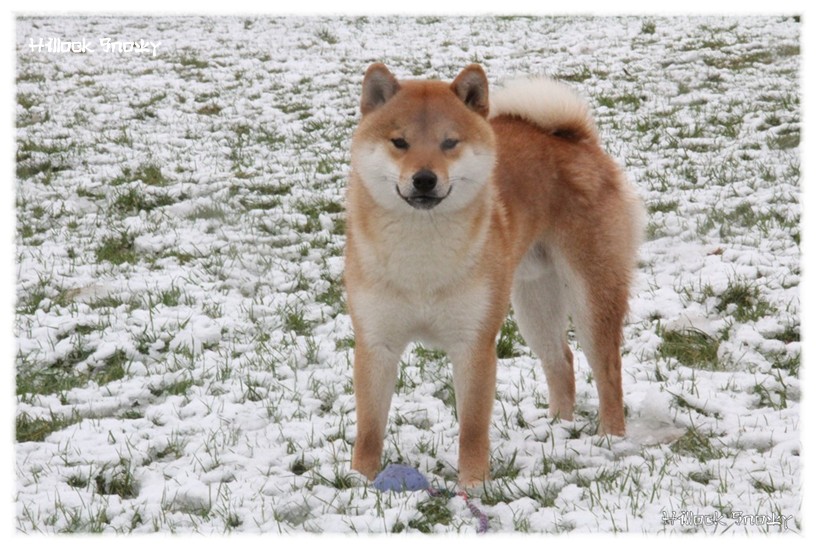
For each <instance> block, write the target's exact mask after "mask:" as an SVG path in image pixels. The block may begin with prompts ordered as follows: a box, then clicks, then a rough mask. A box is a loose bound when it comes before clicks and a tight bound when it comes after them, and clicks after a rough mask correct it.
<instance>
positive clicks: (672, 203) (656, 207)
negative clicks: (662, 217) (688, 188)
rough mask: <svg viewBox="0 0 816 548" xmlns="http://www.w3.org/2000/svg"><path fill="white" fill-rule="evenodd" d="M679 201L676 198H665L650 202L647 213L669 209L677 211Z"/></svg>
mask: <svg viewBox="0 0 816 548" xmlns="http://www.w3.org/2000/svg"><path fill="white" fill-rule="evenodd" d="M679 206H680V202H678V201H677V200H667V201H665V202H663V201H658V202H652V203H650V204H649V205H648V210H649V213H658V212H660V213H669V212H670V211H677V208H678V207H679Z"/></svg>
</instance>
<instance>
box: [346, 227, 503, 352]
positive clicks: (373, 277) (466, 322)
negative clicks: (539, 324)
mask: <svg viewBox="0 0 816 548" xmlns="http://www.w3.org/2000/svg"><path fill="white" fill-rule="evenodd" d="M455 221H456V220H454V219H448V218H445V217H440V216H433V215H429V214H427V213H425V212H417V214H416V215H408V216H405V217H402V218H400V219H398V220H392V221H391V222H384V223H382V224H380V226H378V227H377V228H378V230H377V232H376V238H373V239H366V238H365V237H362V238H356V240H355V249H354V252H355V253H357V254H358V257H359V260H360V264H361V266H362V270H363V272H364V277H363V278H364V279H362V280H356V281H355V283H353V284H350V286H349V298H350V299H352V300H353V306H354V308H355V311H356V312H357V315H358V318H359V323H360V326H361V327H362V328H363V330H364V331H365V334H366V337H367V338H368V340H369V341H370V342H371V343H374V344H383V345H386V346H388V347H390V348H394V349H396V348H399V347H402V346H404V345H405V344H407V343H408V342H410V341H413V340H421V341H423V342H425V343H428V344H430V345H431V346H434V347H440V348H442V349H444V350H449V349H450V348H451V347H453V346H456V345H458V344H460V343H464V342H466V341H469V340H472V338H473V337H475V336H476V335H477V334H478V333H479V331H480V330H481V326H482V324H483V321H484V319H485V316H486V315H487V313H488V311H489V307H490V300H491V299H490V283H489V280H488V279H487V278H485V277H483V276H477V275H476V273H477V271H478V268H477V267H478V265H479V262H480V259H481V252H482V249H483V247H484V245H485V241H486V238H487V228H488V226H487V225H488V222H487V221H486V220H485V222H483V223H482V225H483V226H479V227H478V229H477V230H475V231H474V230H473V228H472V226H471V225H470V224H469V223H462V222H461V220H460V221H459V222H455Z"/></svg>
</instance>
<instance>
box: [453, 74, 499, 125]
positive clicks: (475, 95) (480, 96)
mask: <svg viewBox="0 0 816 548" xmlns="http://www.w3.org/2000/svg"><path fill="white" fill-rule="evenodd" d="M451 89H453V92H454V93H455V94H456V95H458V96H459V98H460V99H461V100H462V101H463V102H464V103H465V105H467V107H468V108H469V109H471V110H473V111H475V112H477V113H478V114H481V115H482V116H484V117H487V113H488V111H489V109H490V107H489V105H488V99H487V97H488V96H487V76H486V75H485V73H484V70H482V67H480V66H479V65H477V64H475V63H474V64H472V65H468V66H466V67H465V68H464V70H463V71H462V72H460V73H459V76H457V77H456V79H455V80H454V81H453V83H452V84H451Z"/></svg>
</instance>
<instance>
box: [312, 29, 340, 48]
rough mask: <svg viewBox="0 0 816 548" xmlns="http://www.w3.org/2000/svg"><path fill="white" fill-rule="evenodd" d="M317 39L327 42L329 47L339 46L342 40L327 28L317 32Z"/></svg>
mask: <svg viewBox="0 0 816 548" xmlns="http://www.w3.org/2000/svg"><path fill="white" fill-rule="evenodd" d="M317 37H318V38H320V39H321V40H323V41H324V42H326V43H327V44H329V45H332V46H333V45H334V44H337V43H338V42H339V41H340V39H339V38H338V37H337V35H336V34H334V33H333V32H332V31H331V29H329V28H327V27H323V28H321V29H320V30H318V31H317Z"/></svg>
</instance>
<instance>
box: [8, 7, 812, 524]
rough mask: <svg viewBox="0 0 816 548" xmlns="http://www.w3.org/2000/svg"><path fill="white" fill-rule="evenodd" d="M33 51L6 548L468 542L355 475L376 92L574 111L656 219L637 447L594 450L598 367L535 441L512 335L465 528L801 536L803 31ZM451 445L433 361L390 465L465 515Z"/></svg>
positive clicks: (451, 423) (190, 38)
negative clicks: (422, 536) (363, 148)
mask: <svg viewBox="0 0 816 548" xmlns="http://www.w3.org/2000/svg"><path fill="white" fill-rule="evenodd" d="M16 26H17V68H16V70H17V105H16V121H17V129H16V135H17V190H16V211H17V215H18V218H17V237H16V244H17V246H16V262H17V286H16V291H17V315H16V339H17V345H18V349H17V356H16V367H17V372H16V379H17V392H16V393H17V405H16V425H17V434H16V435H17V445H16V453H15V461H16V476H17V493H16V509H17V512H16V526H17V528H18V530H19V531H25V532H34V531H44V532H89V531H105V532H108V531H165V532H166V531H173V532H193V531H197V532H227V531H241V532H243V531H255V532H266V531H271V532H284V531H286V532H288V531H309V532H322V531H326V532H329V531H331V532H347V531H357V532H368V531H376V532H380V531H386V532H387V531H395V532H399V531H426V532H428V531H432V532H443V531H460V532H469V531H475V529H476V526H477V522H476V520H475V519H474V517H473V516H472V515H471V513H470V512H469V511H468V509H467V507H466V506H465V503H464V501H463V500H462V499H461V498H454V499H451V500H450V501H444V500H442V501H440V500H439V499H430V498H429V495H428V494H427V493H413V494H381V493H378V492H376V491H375V490H373V489H372V488H371V487H370V486H367V485H366V483H365V482H364V481H361V480H360V478H359V477H358V476H356V475H355V474H354V473H352V472H351V471H350V469H349V460H350V454H351V447H352V444H353V441H354V437H355V422H354V413H353V411H354V399H353V392H352V383H351V366H350V364H351V359H352V356H353V352H354V348H353V334H352V331H351V326H350V322H349V317H348V315H347V313H346V310H345V308H344V301H343V290H342V284H341V274H342V270H343V259H342V252H343V246H344V213H343V189H344V179H345V175H346V172H347V168H348V139H349V135H350V133H351V131H352V129H353V127H354V125H355V122H356V120H357V118H358V114H357V102H358V94H359V90H360V82H361V77H362V74H363V72H364V70H365V68H366V67H367V65H368V64H369V63H371V62H374V61H384V62H386V63H387V64H388V65H389V66H390V67H391V69H392V70H393V71H394V72H395V73H396V74H397V75H399V76H400V77H406V78H408V77H435V78H436V77H440V78H446V79H449V78H452V77H453V76H455V75H456V74H457V72H458V71H459V70H460V69H461V68H462V67H463V66H464V65H465V64H467V63H470V62H474V61H475V62H479V63H482V64H483V66H484V67H485V69H486V70H487V73H488V74H489V77H490V78H491V82H498V81H500V80H502V79H506V78H509V77H512V76H516V75H519V74H536V73H546V74H549V75H552V76H555V77H558V78H561V79H563V80H565V81H567V82H569V83H571V84H572V85H574V86H575V87H576V88H577V89H578V90H579V91H580V92H581V93H582V94H584V95H585V96H586V97H588V98H589V100H590V102H591V104H592V107H593V109H594V112H595V113H596V116H597V119H598V123H599V126H600V129H601V132H602V135H603V138H604V142H605V146H606V147H607V149H608V150H609V151H610V152H611V153H612V154H613V155H614V156H616V157H617V158H618V159H619V160H620V161H621V163H622V164H623V165H625V167H626V171H627V173H628V174H629V176H630V178H631V179H632V181H633V182H634V183H635V184H636V186H637V188H638V190H639V193H640V194H641V196H643V198H644V201H645V202H646V204H647V207H648V209H649V216H650V222H649V226H648V234H647V241H646V243H645V244H644V246H643V248H642V253H641V263H640V270H639V276H638V279H637V285H636V289H635V292H634V297H633V299H632V310H631V314H630V320H629V325H628V327H627V330H626V342H625V346H624V356H623V359H624V369H625V371H624V387H625V401H626V406H627V412H628V435H627V436H626V438H622V439H621V438H612V439H608V438H602V437H598V436H595V435H593V432H594V429H595V426H596V424H597V420H596V410H597V395H596V390H595V386H594V383H593V381H592V377H591V372H590V369H589V368H588V366H587V364H586V360H585V358H584V355H583V353H581V351H580V349H578V350H577V352H576V362H577V363H576V369H577V390H578V403H577V413H576V419H575V421H574V422H565V421H551V420H549V419H547V401H548V394H547V388H546V385H545V382H544V376H543V374H542V371H541V370H540V367H539V366H538V365H537V363H536V361H535V360H534V359H533V358H532V357H531V355H530V352H529V350H528V349H527V348H526V347H525V346H524V343H523V341H521V340H519V339H518V337H517V336H516V335H515V331H514V324H513V323H512V321H509V322H508V323H507V325H506V326H505V329H504V330H503V336H502V341H501V343H502V347H501V348H502V350H501V355H502V356H503V358H502V360H501V363H500V368H499V382H498V393H497V401H496V405H495V408H494V420H493V426H492V429H491V440H492V468H493V475H494V479H493V480H492V481H491V482H490V483H489V484H487V485H486V486H485V489H484V490H483V491H482V492H477V493H475V494H474V498H473V501H474V502H475V503H476V504H477V505H478V506H479V508H481V509H482V510H483V511H484V512H485V513H486V514H487V515H488V517H489V526H490V530H491V531H523V532H526V531H529V532H564V531H582V532H588V531H645V532H653V533H654V532H668V533H680V532H688V531H701V530H704V531H707V532H715V531H716V532H722V531H728V532H743V531H747V532H760V531H768V532H785V531H799V530H800V529H801V526H802V520H801V515H800V504H801V489H800V455H799V451H800V449H799V448H800V442H799V434H800V396H801V387H800V381H799V368H800V337H799V316H800V303H799V291H798V287H799V281H800V251H799V238H800V233H799V216H800V207H799V190H800V187H799V180H800V174H799V154H798V146H799V134H800V113H799V84H798V71H799V65H800V51H799V39H800V23H799V21H798V20H795V19H794V18H789V17H788V18H784V17H741V18H714V17H706V18H694V17H690V18H688V17H678V18H644V17H641V18H592V17H558V18H520V17H508V18H488V17H479V18H439V17H424V18H423V17H419V18H398V17H390V18H382V17H368V18H366V17H348V18H342V19H339V18H281V17H254V16H253V17H235V18H220V17H219V18H213V17H185V18H168V17H161V18H147V17H138V18H125V17H122V16H117V17H79V18H57V17H45V18H23V19H18V20H17V24H16ZM56 38H58V39H60V40H62V41H63V42H64V43H68V46H67V47H68V48H70V47H71V44H70V42H71V41H76V42H79V43H78V44H75V45H74V47H75V48H76V49H81V48H82V47H83V45H82V40H83V39H84V40H85V46H86V47H88V48H90V49H92V50H93V51H86V52H85V53H59V52H53V51H52V52H49V51H48V46H47V44H48V40H49V39H56ZM105 39H110V41H111V43H114V44H115V43H116V42H120V43H121V42H136V43H139V45H140V46H141V44H142V43H141V42H140V41H141V40H143V41H144V43H145V45H146V47H145V48H141V47H139V48H135V49H134V48H133V47H132V46H131V45H128V44H124V43H121V44H120V45H114V50H113V51H105V49H104V45H103V43H102V42H101V40H105ZM40 40H42V42H40ZM150 42H153V43H158V44H157V45H155V46H151V45H149V43H150ZM41 43H42V44H44V46H43V47H41V48H40V47H38V44H41ZM52 44H53V45H56V44H55V43H54V42H52ZM32 45H33V46H34V47H33V48H32ZM116 48H122V49H125V50H126V51H120V50H119V49H116ZM154 48H155V49H154ZM37 50H39V51H37ZM154 52H155V55H154ZM456 434H457V422H456V419H455V416H454V411H453V392H452V383H451V373H450V368H449V366H448V364H447V363H446V360H445V358H444V356H443V355H441V354H439V353H437V352H434V351H432V350H429V349H424V348H420V347H416V348H414V349H413V350H412V351H411V352H409V353H406V355H405V356H404V363H403V365H402V368H401V373H400V377H399V382H398V386H397V394H396V396H395V398H394V402H393V406H392V411H391V416H390V423H389V428H388V434H387V439H386V449H385V455H384V458H385V462H395V463H405V464H410V465H413V466H416V467H418V468H419V469H420V470H421V471H422V472H423V473H425V474H426V475H427V476H428V477H429V478H430V479H431V482H432V483H433V484H434V485H436V486H437V487H444V486H447V487H453V482H454V479H455V473H456V471H455V463H456Z"/></svg>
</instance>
